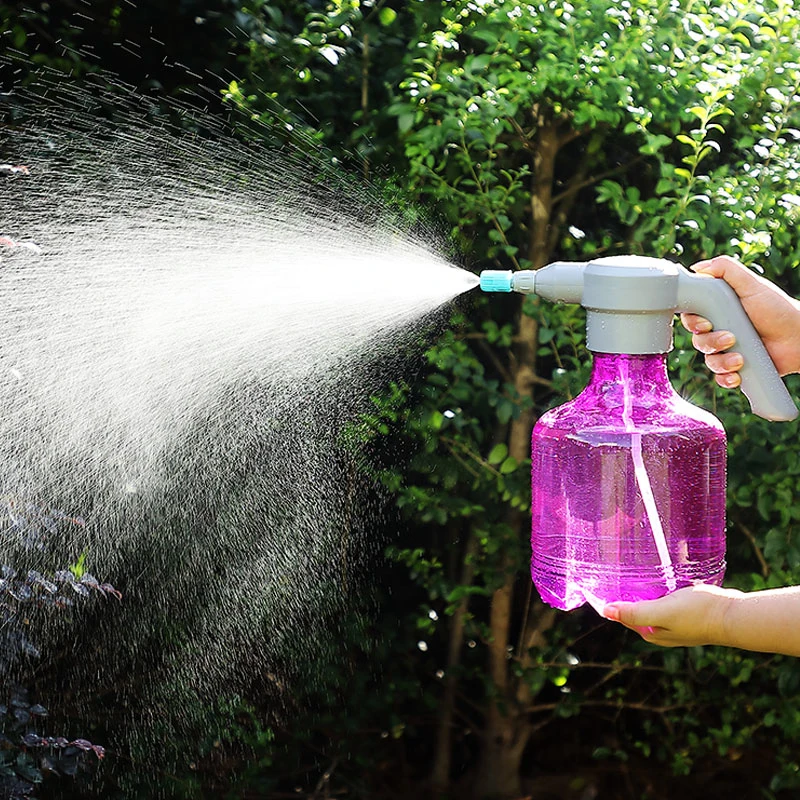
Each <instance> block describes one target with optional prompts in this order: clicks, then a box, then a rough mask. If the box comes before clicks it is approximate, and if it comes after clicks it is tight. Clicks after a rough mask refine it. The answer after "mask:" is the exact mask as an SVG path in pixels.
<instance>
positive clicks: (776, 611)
mask: <svg viewBox="0 0 800 800" xmlns="http://www.w3.org/2000/svg"><path fill="white" fill-rule="evenodd" d="M603 616H604V617H606V618H607V619H611V620H614V621H616V622H620V623H621V624H622V625H624V626H625V627H626V628H630V629H631V630H634V631H636V632H637V633H639V634H640V635H641V636H642V638H643V639H645V640H646V641H648V642H652V643H653V644H658V645H661V646H663V647H691V646H694V645H699V644H716V645H724V646H727V647H739V648H741V649H743V650H754V651H757V652H761V653H783V654H784V655H789V656H800V625H798V620H799V619H800V586H788V587H786V588H784V589H767V590H763V591H760V592H740V591H737V590H736V589H722V588H720V587H718V586H707V585H705V584H697V585H696V586H689V587H687V588H685V589H679V590H678V591H677V592H673V593H672V594H669V595H667V596H666V597H662V598H660V599H658V600H642V601H640V602H638V603H627V602H621V601H620V602H616V603H609V604H608V605H606V607H605V608H604V609H603Z"/></svg>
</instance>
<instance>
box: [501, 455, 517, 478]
mask: <svg viewBox="0 0 800 800" xmlns="http://www.w3.org/2000/svg"><path fill="white" fill-rule="evenodd" d="M518 466H519V462H518V461H517V459H516V458H512V457H511V456H509V457H508V458H507V459H505V461H503V463H502V464H501V465H500V472H501V474H503V475H508V473H509V472H513V471H514V470H515V469H516V468H517V467H518Z"/></svg>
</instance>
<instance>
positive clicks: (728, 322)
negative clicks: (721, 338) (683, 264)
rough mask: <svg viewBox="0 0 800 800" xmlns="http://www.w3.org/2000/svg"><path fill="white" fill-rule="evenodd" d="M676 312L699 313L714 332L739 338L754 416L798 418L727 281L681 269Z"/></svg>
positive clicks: (777, 419) (744, 382)
mask: <svg viewBox="0 0 800 800" xmlns="http://www.w3.org/2000/svg"><path fill="white" fill-rule="evenodd" d="M677 310H678V311H679V312H684V311H685V312H689V313H692V314H699V315H700V316H702V317H705V318H706V319H708V320H710V322H711V324H712V325H713V326H714V328H715V329H717V330H727V331H730V332H731V333H733V335H734V336H735V337H736V344H735V345H734V348H733V349H734V350H735V351H736V352H738V353H741V354H742V357H743V358H744V366H743V367H742V368H741V370H740V371H739V375H741V378H742V391H743V392H744V394H745V396H746V397H747V399H748V400H749V401H750V408H751V409H752V410H753V413H754V414H758V416H759V417H764V419H768V420H772V421H774V422H788V421H789V420H792V419H795V417H797V406H796V405H795V403H794V400H792V396H791V395H790V394H789V391H788V390H787V388H786V386H785V385H784V383H783V381H782V380H781V377H780V375H779V374H778V370H777V369H776V368H775V365H774V364H773V363H772V359H771V358H770V357H769V353H767V349H766V347H764V343H763V342H762V341H761V338H760V337H759V335H758V333H756V329H755V328H754V327H753V323H752V322H750V318H749V317H748V316H747V313H746V312H745V310H744V308H743V307H742V303H741V301H740V300H739V297H738V296H737V294H736V292H734V291H733V289H731V287H730V286H728V284H727V283H725V281H724V280H722V279H721V278H711V277H708V276H705V277H703V276H700V275H693V274H692V273H691V272H689V271H688V270H685V269H683V268H681V269H680V271H679V276H678V309H677Z"/></svg>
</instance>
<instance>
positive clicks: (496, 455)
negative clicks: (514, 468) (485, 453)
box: [486, 443, 508, 464]
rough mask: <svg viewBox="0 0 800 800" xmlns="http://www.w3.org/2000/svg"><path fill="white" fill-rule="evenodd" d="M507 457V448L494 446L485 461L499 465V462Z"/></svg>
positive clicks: (503, 445) (501, 445)
mask: <svg viewBox="0 0 800 800" xmlns="http://www.w3.org/2000/svg"><path fill="white" fill-rule="evenodd" d="M507 455H508V446H507V445H505V444H502V443H500V444H496V445H495V446H494V447H493V448H492V450H491V452H490V453H489V457H488V458H487V459H486V460H487V461H488V462H489V463H490V464H499V463H500V462H501V461H503V460H504V459H505V457H506V456H507Z"/></svg>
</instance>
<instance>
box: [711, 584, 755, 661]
mask: <svg viewBox="0 0 800 800" xmlns="http://www.w3.org/2000/svg"><path fill="white" fill-rule="evenodd" d="M715 594H716V597H717V602H716V603H715V608H714V612H713V621H712V625H713V630H712V636H713V640H712V641H711V644H717V645H723V646H725V647H739V646H740V645H739V643H738V632H739V631H740V630H741V625H740V624H739V621H738V620H737V617H738V616H739V611H740V610H741V607H742V603H743V601H744V599H745V598H746V597H747V595H746V594H745V592H740V591H739V590H738V589H718V593H715Z"/></svg>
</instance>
